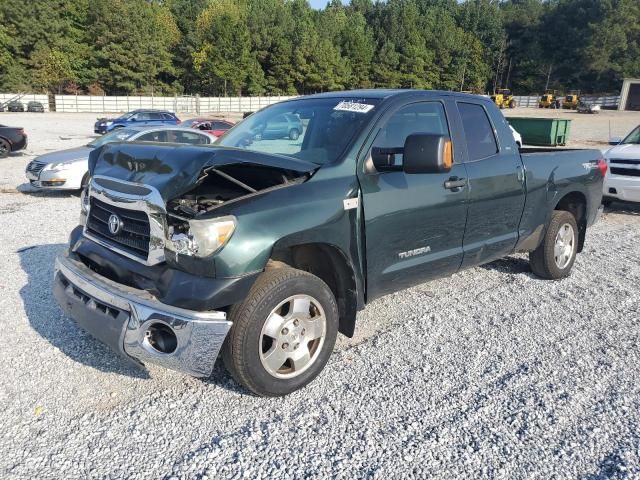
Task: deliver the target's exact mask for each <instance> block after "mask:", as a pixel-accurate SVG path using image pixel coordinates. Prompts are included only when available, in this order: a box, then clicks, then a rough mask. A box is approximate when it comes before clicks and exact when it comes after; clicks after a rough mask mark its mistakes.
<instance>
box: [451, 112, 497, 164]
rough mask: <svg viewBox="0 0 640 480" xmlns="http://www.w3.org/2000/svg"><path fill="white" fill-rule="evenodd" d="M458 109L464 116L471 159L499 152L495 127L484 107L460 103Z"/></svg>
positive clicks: (463, 124) (463, 121)
mask: <svg viewBox="0 0 640 480" xmlns="http://www.w3.org/2000/svg"><path fill="white" fill-rule="evenodd" d="M458 111H459V112H460V116H461V117H462V126H463V127H464V135H465V138H466V140H467V151H468V152H469V160H480V159H481V158H486V157H490V156H491V155H495V154H496V153H498V145H497V144H496V137H495V135H494V134H493V127H492V126H491V122H490V121H489V117H487V112H485V111H484V108H483V107H482V106H481V105H477V104H474V103H458Z"/></svg>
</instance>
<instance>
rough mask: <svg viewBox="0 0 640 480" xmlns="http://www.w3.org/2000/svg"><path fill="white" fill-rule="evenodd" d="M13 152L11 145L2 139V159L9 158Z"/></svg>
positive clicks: (0, 143) (0, 150)
mask: <svg viewBox="0 0 640 480" xmlns="http://www.w3.org/2000/svg"><path fill="white" fill-rule="evenodd" d="M10 152H11V145H9V142H7V141H6V140H3V139H2V138H0V158H7V157H8V156H9V153H10Z"/></svg>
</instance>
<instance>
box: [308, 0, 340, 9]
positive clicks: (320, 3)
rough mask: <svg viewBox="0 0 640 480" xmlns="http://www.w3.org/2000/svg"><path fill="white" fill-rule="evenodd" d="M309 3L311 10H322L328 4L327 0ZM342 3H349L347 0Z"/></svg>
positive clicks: (311, 0) (314, 0)
mask: <svg viewBox="0 0 640 480" xmlns="http://www.w3.org/2000/svg"><path fill="white" fill-rule="evenodd" d="M309 3H310V4H311V6H312V7H313V8H324V7H326V6H327V3H329V0H309ZM342 3H349V0H342Z"/></svg>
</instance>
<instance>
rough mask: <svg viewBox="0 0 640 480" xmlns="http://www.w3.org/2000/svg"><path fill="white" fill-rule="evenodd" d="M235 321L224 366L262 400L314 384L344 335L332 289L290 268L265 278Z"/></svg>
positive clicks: (233, 313) (240, 306)
mask: <svg viewBox="0 0 640 480" xmlns="http://www.w3.org/2000/svg"><path fill="white" fill-rule="evenodd" d="M229 317H230V320H231V321H232V322H233V325H232V326H231V330H230V331H229V335H228V336H227V338H226V340H225V343H224V346H223V347H222V358H223V361H224V364H225V366H226V367H227V369H228V370H229V372H230V373H231V375H233V377H234V378H235V380H236V381H237V382H238V383H240V384H241V385H243V386H244V387H245V388H247V389H248V390H250V391H251V392H253V393H255V394H256V395H259V396H281V395H287V394H289V393H291V392H294V391H296V390H298V389H300V388H302V387H304V386H305V385H307V384H308V383H310V382H311V381H312V380H313V379H315V378H316V377H317V376H318V374H319V373H320V372H321V371H322V369H323V368H324V366H325V365H326V363H327V361H328V360H329V356H330V355H331V352H332V350H333V347H334V345H335V341H336V336H337V333H338V307H337V304H336V300H335V298H334V296H333V293H332V292H331V290H330V289H329V287H328V286H327V284H326V283H324V282H323V281H322V280H320V279H319V278H318V277H316V276H315V275H312V274H310V273H308V272H303V271H302V270H296V269H294V268H289V267H283V268H273V269H268V270H266V271H265V272H264V273H263V274H261V275H260V277H259V278H258V279H257V280H256V283H255V284H254V285H253V287H252V288H251V291H250V292H249V295H248V296H247V298H246V299H245V300H244V301H243V302H242V303H240V304H237V305H234V306H233V307H232V308H231V312H230V315H229Z"/></svg>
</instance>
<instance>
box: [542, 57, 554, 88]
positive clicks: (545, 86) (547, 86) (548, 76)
mask: <svg viewBox="0 0 640 480" xmlns="http://www.w3.org/2000/svg"><path fill="white" fill-rule="evenodd" d="M552 68H553V63H550V64H549V71H548V72H547V83H545V85H544V89H545V91H547V90H548V89H549V80H550V79H551V69H552Z"/></svg>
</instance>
